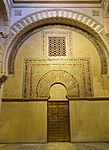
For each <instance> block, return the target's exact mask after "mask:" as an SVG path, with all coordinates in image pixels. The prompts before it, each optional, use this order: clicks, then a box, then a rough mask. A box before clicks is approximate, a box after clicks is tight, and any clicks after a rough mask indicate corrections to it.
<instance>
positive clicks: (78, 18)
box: [4, 9, 108, 74]
mask: <svg viewBox="0 0 109 150" xmlns="http://www.w3.org/2000/svg"><path fill="white" fill-rule="evenodd" d="M50 24H61V25H62V24H64V25H69V26H75V27H78V28H80V29H82V30H84V31H86V32H87V33H89V34H91V35H92V36H94V38H95V39H96V40H97V41H98V42H99V43H100V44H101V45H102V46H103V47H104V50H103V53H104V55H105V58H106V59H104V62H106V61H107V59H108V44H107V43H108V42H107V38H106V34H105V32H104V28H103V26H102V25H101V24H100V23H98V22H97V21H96V20H94V19H93V18H91V17H89V16H87V15H84V14H82V13H79V12H75V11H71V10H68V9H67V10H64V9H62V10H58V9H54V10H44V11H39V12H35V13H32V14H29V15H27V16H25V17H24V18H22V19H20V20H18V21H17V22H16V23H15V24H13V25H12V26H11V29H10V35H9V38H10V43H9V46H8V49H7V51H6V53H5V57H4V70H5V71H6V72H8V73H14V69H13V66H11V65H8V64H9V62H10V60H11V61H13V62H14V59H15V56H16V53H14V50H15V48H17V46H18V43H17V42H18V41H20V38H21V40H22V37H24V36H26V35H27V32H28V31H30V30H32V29H33V28H38V27H41V26H45V25H50ZM13 54H14V56H13ZM106 63H107V62H106ZM12 64H13V63H12ZM106 67H107V68H108V66H106ZM9 68H12V69H13V70H12V71H11V72H10V71H9ZM107 68H106V69H105V71H104V72H102V74H106V73H107V72H108V69H107ZM102 70H103V69H102Z"/></svg>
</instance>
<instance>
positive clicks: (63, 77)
mask: <svg viewBox="0 0 109 150" xmlns="http://www.w3.org/2000/svg"><path fill="white" fill-rule="evenodd" d="M54 84H62V85H64V86H65V88H66V90H67V95H66V96H67V98H68V99H72V98H73V97H79V85H78V83H77V81H76V79H75V78H74V77H73V76H72V75H71V74H70V73H68V72H67V71H63V70H53V71H50V72H47V73H46V74H44V75H43V76H42V77H41V79H40V80H39V82H38V84H37V87H36V98H37V99H49V98H50V95H49V91H50V88H51V87H52V86H53V85H54Z"/></svg>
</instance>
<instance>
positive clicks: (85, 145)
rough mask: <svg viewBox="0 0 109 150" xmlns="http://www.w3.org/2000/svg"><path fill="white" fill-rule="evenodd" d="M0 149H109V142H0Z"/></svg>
mask: <svg viewBox="0 0 109 150" xmlns="http://www.w3.org/2000/svg"><path fill="white" fill-rule="evenodd" d="M0 150H109V143H62V142H59V143H54V142H53V143H47V144H0Z"/></svg>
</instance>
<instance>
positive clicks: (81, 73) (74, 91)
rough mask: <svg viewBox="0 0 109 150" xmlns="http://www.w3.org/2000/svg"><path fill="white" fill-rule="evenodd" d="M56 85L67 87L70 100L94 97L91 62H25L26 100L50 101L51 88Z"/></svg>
mask: <svg viewBox="0 0 109 150" xmlns="http://www.w3.org/2000/svg"><path fill="white" fill-rule="evenodd" d="M55 83H61V84H63V85H64V86H65V88H66V90H67V98H68V99H72V98H74V97H92V96H93V92H92V84H91V75H90V64H89V60H88V59H87V58H82V59H68V60H67V59H65V60H61V59H60V60H59V59H57V60H36V59H26V60H25V74H24V84H23V97H24V98H36V99H48V98H49V97H50V95H49V90H50V87H51V86H52V85H53V84H55Z"/></svg>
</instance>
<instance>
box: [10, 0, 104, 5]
mask: <svg viewBox="0 0 109 150" xmlns="http://www.w3.org/2000/svg"><path fill="white" fill-rule="evenodd" d="M12 1H13V3H37V2H39V0H12ZM44 1H49V2H54V1H55V2H58V1H62V2H65V1H67V2H68V1H70V2H71V3H74V4H79V3H80V4H86V3H87V4H90V3H91V4H98V3H102V1H103V0H40V2H44Z"/></svg>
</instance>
